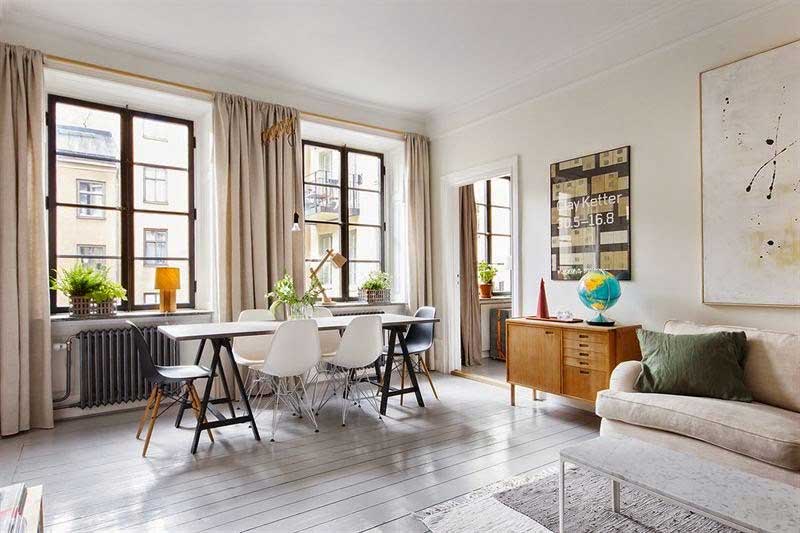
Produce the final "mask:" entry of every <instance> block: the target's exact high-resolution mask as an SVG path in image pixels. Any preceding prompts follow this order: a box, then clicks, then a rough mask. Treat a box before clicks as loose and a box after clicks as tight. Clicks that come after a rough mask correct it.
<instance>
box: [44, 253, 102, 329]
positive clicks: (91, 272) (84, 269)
mask: <svg viewBox="0 0 800 533" xmlns="http://www.w3.org/2000/svg"><path fill="white" fill-rule="evenodd" d="M53 272H54V273H55V276H53V277H51V278H50V288H51V289H53V290H56V291H58V292H60V293H61V294H63V295H64V296H66V297H67V298H69V315H70V316H72V317H76V318H82V317H87V316H89V315H91V314H92V308H93V305H92V293H93V292H94V291H96V290H97V289H98V288H99V287H100V286H101V285H102V284H103V280H104V277H105V273H104V272H103V271H102V270H100V269H97V268H95V267H92V266H90V265H86V264H84V263H80V262H78V263H75V264H74V265H72V267H70V268H62V269H61V271H60V272H59V271H55V270H54V271H53Z"/></svg>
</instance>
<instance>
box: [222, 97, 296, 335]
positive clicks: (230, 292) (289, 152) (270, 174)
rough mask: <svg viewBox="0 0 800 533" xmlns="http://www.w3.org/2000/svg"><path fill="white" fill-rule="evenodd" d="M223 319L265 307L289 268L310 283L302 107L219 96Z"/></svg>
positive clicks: (294, 274)
mask: <svg viewBox="0 0 800 533" xmlns="http://www.w3.org/2000/svg"><path fill="white" fill-rule="evenodd" d="M214 160H215V170H216V180H217V205H218V213H217V219H218V224H219V225H218V228H217V233H218V235H217V239H218V240H217V252H218V276H219V288H218V301H219V315H220V320H236V319H237V317H238V315H239V312H240V311H242V310H243V309H254V308H263V307H264V305H265V301H264V294H265V293H267V292H268V291H269V289H270V287H271V286H272V284H273V283H274V282H275V281H276V280H277V279H279V278H281V277H283V275H284V274H286V273H289V274H291V275H292V277H293V278H294V280H295V283H296V285H297V287H298V289H302V287H303V286H304V276H305V274H304V268H303V237H302V235H303V233H302V232H300V233H293V232H292V231H291V228H292V223H293V220H292V219H293V215H294V213H298V214H299V215H300V221H301V222H302V216H303V176H302V168H303V167H302V143H301V140H300V122H299V113H298V111H297V110H296V109H293V108H289V107H283V106H279V105H274V104H267V103H263V102H257V101H254V100H250V99H247V98H244V97H241V96H232V95H229V94H216V95H215V96H214Z"/></svg>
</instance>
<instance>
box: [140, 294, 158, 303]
mask: <svg viewBox="0 0 800 533" xmlns="http://www.w3.org/2000/svg"><path fill="white" fill-rule="evenodd" d="M143 298H144V300H143V301H144V303H145V304H146V305H158V300H159V294H158V293H157V292H149V291H148V292H145V293H144V294H143Z"/></svg>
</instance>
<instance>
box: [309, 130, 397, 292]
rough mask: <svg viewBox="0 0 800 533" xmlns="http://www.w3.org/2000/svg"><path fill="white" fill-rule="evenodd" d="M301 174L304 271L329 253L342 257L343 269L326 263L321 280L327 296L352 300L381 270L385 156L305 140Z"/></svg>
mask: <svg viewBox="0 0 800 533" xmlns="http://www.w3.org/2000/svg"><path fill="white" fill-rule="evenodd" d="M303 175H304V178H303V190H304V198H305V221H306V223H305V235H304V249H305V260H306V268H307V269H309V268H315V267H316V266H317V264H318V263H319V261H320V259H322V257H323V256H324V255H325V251H326V250H328V249H332V250H334V251H339V252H341V253H342V255H344V256H345V257H346V258H347V259H348V261H347V263H345V265H344V267H342V269H341V270H340V269H336V268H334V267H333V265H332V264H331V263H330V262H328V263H326V264H325V266H324V267H323V269H322V271H321V272H320V274H319V278H320V281H321V282H322V284H323V286H324V287H325V290H326V292H327V293H328V296H330V297H332V298H335V299H340V300H348V299H354V298H356V297H357V296H358V286H359V285H360V284H361V283H362V282H363V281H364V279H366V277H367V276H368V275H369V273H370V272H372V271H375V270H383V264H384V254H383V246H384V242H383V241H384V239H383V235H384V229H385V226H384V212H383V176H384V167H383V155H382V154H378V153H372V152H365V151H363V150H355V149H352V148H345V147H339V146H332V145H327V144H321V143H316V142H311V141H304V142H303ZM343 177H344V178H343Z"/></svg>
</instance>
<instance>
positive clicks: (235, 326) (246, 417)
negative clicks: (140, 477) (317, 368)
mask: <svg viewBox="0 0 800 533" xmlns="http://www.w3.org/2000/svg"><path fill="white" fill-rule="evenodd" d="M356 316H359V315H337V316H333V317H320V318H314V319H313V320H315V321H316V323H317V327H318V329H319V331H339V332H343V331H344V330H345V329H347V326H348V324H350V321H351V320H353V318H355V317H356ZM378 316H380V318H381V325H382V327H383V329H384V330H386V331H387V332H388V333H389V343H388V349H387V351H386V354H385V365H384V369H383V371H382V372H381V368H380V363H379V360H380V358H376V360H375V363H374V367H375V373H376V377H377V381H376V383H377V385H378V386H379V387H380V392H381V403H380V413H381V414H382V415H385V414H386V410H387V407H388V400H389V398H390V397H392V396H398V395H401V394H410V393H413V394H414V396H415V397H416V399H417V404H419V406H420V407H425V402H424V400H423V399H422V394H421V392H420V389H419V383H418V381H417V376H416V373H415V372H414V365H413V364H412V362H411V356H410V354H409V352H408V347H407V346H406V337H405V335H406V330H407V329H408V327H409V326H411V325H413V324H430V323H436V322H439V319H438V318H421V317H414V316H408V315H399V314H392V313H381V314H379V315H378ZM280 324H281V322H280V321H261V322H217V323H211V324H180V325H163V326H159V327H158V331H159V332H160V333H161V334H163V335H164V336H166V337H167V338H169V339H171V340H173V341H175V342H176V343H180V342H182V341H197V340H199V341H200V345H199V347H198V349H197V353H196V355H195V359H194V364H196V365H198V364H200V359H201V357H202V355H203V350H204V349H205V346H206V343H207V342H210V343H211V346H212V348H213V355H212V357H211V364H210V366H209V370H210V374H211V378H210V379H208V380H207V381H206V385H205V389H204V391H203V397H202V400H201V402H200V412H199V413H198V417H197V419H198V423H197V425H196V426H195V431H194V438H193V440H192V447H191V452H192V453H193V454H194V453H197V446H198V444H199V442H200V434H201V433H202V432H203V431H205V430H206V429H213V428H218V427H223V426H230V425H234V424H249V425H250V428H251V430H252V432H253V437H254V438H255V439H256V440H261V436H260V435H259V433H258V426H257V425H256V419H255V416H254V415H253V410H252V407H251V406H250V400H249V398H248V397H247V391H246V389H245V386H244V380H243V379H242V375H241V373H240V372H239V368H238V365H237V364H236V362H235V360H234V358H233V348H232V344H233V339H235V338H236V337H249V336H255V335H272V334H274V333H275V331H276V330H277V329H278V326H280ZM398 344H399V345H400V351H401V353H402V358H403V361H404V362H405V367H406V370H407V372H408V374H409V380H410V382H411V386H410V387H402V388H396V387H392V386H391V376H392V368H393V364H394V358H395V357H396V355H395V351H396V346H397V345H398ZM223 351H224V352H225V354H226V356H227V358H228V361H229V362H230V367H231V369H232V373H233V378H234V382H235V385H236V387H237V389H238V391H239V396H240V398H241V402H242V404H243V406H244V414H242V415H237V414H236V411H235V409H234V406H233V401H234V398H233V396H232V395H231V392H230V388H229V385H228V382H227V379H226V378H225V370H224V368H223V365H222V352H223ZM217 376H219V377H220V378H221V382H222V383H221V384H222V389H223V392H224V396H221V397H218V398H214V399H212V398H211V389H212V387H213V382H214V378H215V377H217ZM220 404H226V405H227V406H228V409H229V411H230V416H227V415H226V414H223V413H222V412H221V411H220V410H219V409H217V408H216V406H217V405H220ZM187 405H191V404H189V403H188V402H186V401H184V402H180V407H179V411H178V420H177V422H176V425H179V424H180V420H181V417H182V416H183V412H184V410H185V409H186V407H187ZM208 413H211V414H212V415H213V416H214V417H215V418H216V420H207V418H206V417H207V414H208Z"/></svg>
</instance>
